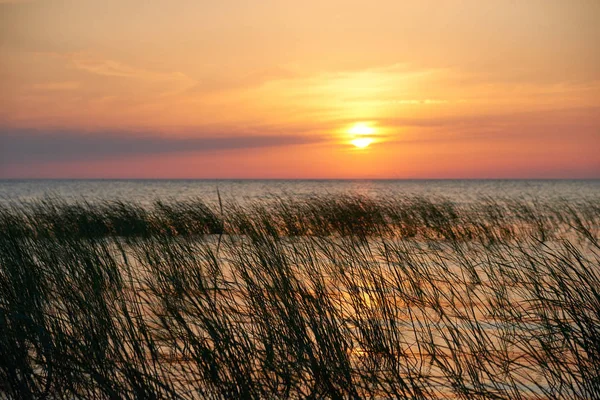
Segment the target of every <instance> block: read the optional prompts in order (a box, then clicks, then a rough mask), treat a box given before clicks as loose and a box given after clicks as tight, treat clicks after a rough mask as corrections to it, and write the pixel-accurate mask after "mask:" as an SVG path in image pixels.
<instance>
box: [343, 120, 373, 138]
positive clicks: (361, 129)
mask: <svg viewBox="0 0 600 400" xmlns="http://www.w3.org/2000/svg"><path fill="white" fill-rule="evenodd" d="M348 133H349V134H351V135H355V136H366V135H372V134H373V133H375V128H372V127H370V126H369V125H367V124H365V123H363V122H358V123H356V124H354V125H352V127H351V128H350V129H349V130H348Z"/></svg>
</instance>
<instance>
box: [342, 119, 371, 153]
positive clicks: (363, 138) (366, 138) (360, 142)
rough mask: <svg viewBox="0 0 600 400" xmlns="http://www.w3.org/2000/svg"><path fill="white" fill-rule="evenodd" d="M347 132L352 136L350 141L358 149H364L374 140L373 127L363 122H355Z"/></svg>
mask: <svg viewBox="0 0 600 400" xmlns="http://www.w3.org/2000/svg"><path fill="white" fill-rule="evenodd" d="M347 132H348V134H349V135H350V136H352V137H353V139H352V140H351V141H350V143H352V144H353V145H354V146H355V147H357V148H359V149H364V148H365V147H368V146H369V145H370V144H371V143H373V142H374V141H375V140H374V139H373V137H372V136H373V134H375V128H373V127H372V126H369V125H368V124H366V123H364V122H357V123H356V124H354V125H352V126H351V127H350V129H348V131H347Z"/></svg>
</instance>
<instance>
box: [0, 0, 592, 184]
mask: <svg viewBox="0 0 600 400" xmlns="http://www.w3.org/2000/svg"><path fill="white" fill-rule="evenodd" d="M598 16H600V1H597V0H569V1H566V0H527V1H509V0H489V1H481V0H421V1H402V0H377V1H373V0H371V1H355V0H303V1H297V0H294V1H291V0H261V1H252V2H251V1H241V0H219V1H205V0H194V1H191V0H189V1H188V0H179V1H166V0H153V1H141V0H139V1H138V0H135V1H134V0H102V1H88V0H73V1H54V0H37V1H36V0H29V1H27V0H20V1H19V0H12V1H11V0H8V1H7V0H0V93H1V96H0V178H233V179H238V178H294V179H302V178H324V179H326V178H383V179H385V178H397V179H415V178H417V179H418V178H424V179H426V178H449V179H451V178H600V155H599V154H600V51H598V46H599V44H600V24H598V23H597V21H598ZM356 139H363V141H362V143H363V144H364V143H368V146H366V147H364V148H360V147H358V146H356V145H354V144H353V143H361V142H360V141H359V142H356ZM364 139H366V142H365V141H364Z"/></svg>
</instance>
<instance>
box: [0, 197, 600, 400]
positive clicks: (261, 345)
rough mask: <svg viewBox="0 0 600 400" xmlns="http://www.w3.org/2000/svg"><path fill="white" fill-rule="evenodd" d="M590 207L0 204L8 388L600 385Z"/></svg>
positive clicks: (266, 393) (383, 390) (339, 390)
mask: <svg viewBox="0 0 600 400" xmlns="http://www.w3.org/2000/svg"><path fill="white" fill-rule="evenodd" d="M599 204H600V203H599V202H595V201H591V200H585V201H584V200H581V201H570V202H567V201H541V200H536V199H521V200H516V199H491V198H481V199H478V200H477V201H473V202H472V203H460V204H458V203H454V202H451V201H449V200H447V199H443V198H422V197H396V198H370V197H361V196H351V195H345V196H340V195H336V196H317V197H309V198H273V199H270V200H268V201H264V202H250V203H244V204H237V203H234V202H225V203H221V202H219V203H216V204H212V203H207V202H205V201H202V200H200V199H197V200H188V201H171V202H166V201H162V202H156V203H154V204H153V205H152V206H150V207H142V206H139V205H136V204H133V203H128V202H84V201H81V202H79V203H67V202H64V201H62V200H60V199H57V198H51V199H50V198H49V199H46V200H42V201H37V202H32V203H27V204H18V205H17V204H13V205H3V206H0V397H7V398H23V399H28V398H31V399H34V398H43V397H46V398H57V399H63V398H64V399H73V398H132V399H133V398H149V399H151V398H155V399H163V398H164V399H194V398H215V399H221V398H224V399H225V398H226V399H228V398H315V399H316V398H331V399H346V398H353V399H354V398H411V399H412V398H415V399H429V398H463V399H473V398H481V399H489V398H495V399H573V398H575V399H591V398H600V245H599V238H600V206H599Z"/></svg>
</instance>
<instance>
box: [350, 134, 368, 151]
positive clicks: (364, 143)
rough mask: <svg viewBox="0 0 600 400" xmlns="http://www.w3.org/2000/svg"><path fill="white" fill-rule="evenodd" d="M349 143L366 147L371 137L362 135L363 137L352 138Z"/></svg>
mask: <svg viewBox="0 0 600 400" xmlns="http://www.w3.org/2000/svg"><path fill="white" fill-rule="evenodd" d="M351 143H352V144H353V145H355V146H356V147H358V148H359V149H364V148H365V147H367V146H368V145H370V144H371V143H373V139H371V138H366V137H363V138H358V139H354V140H353V141H352V142H351Z"/></svg>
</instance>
